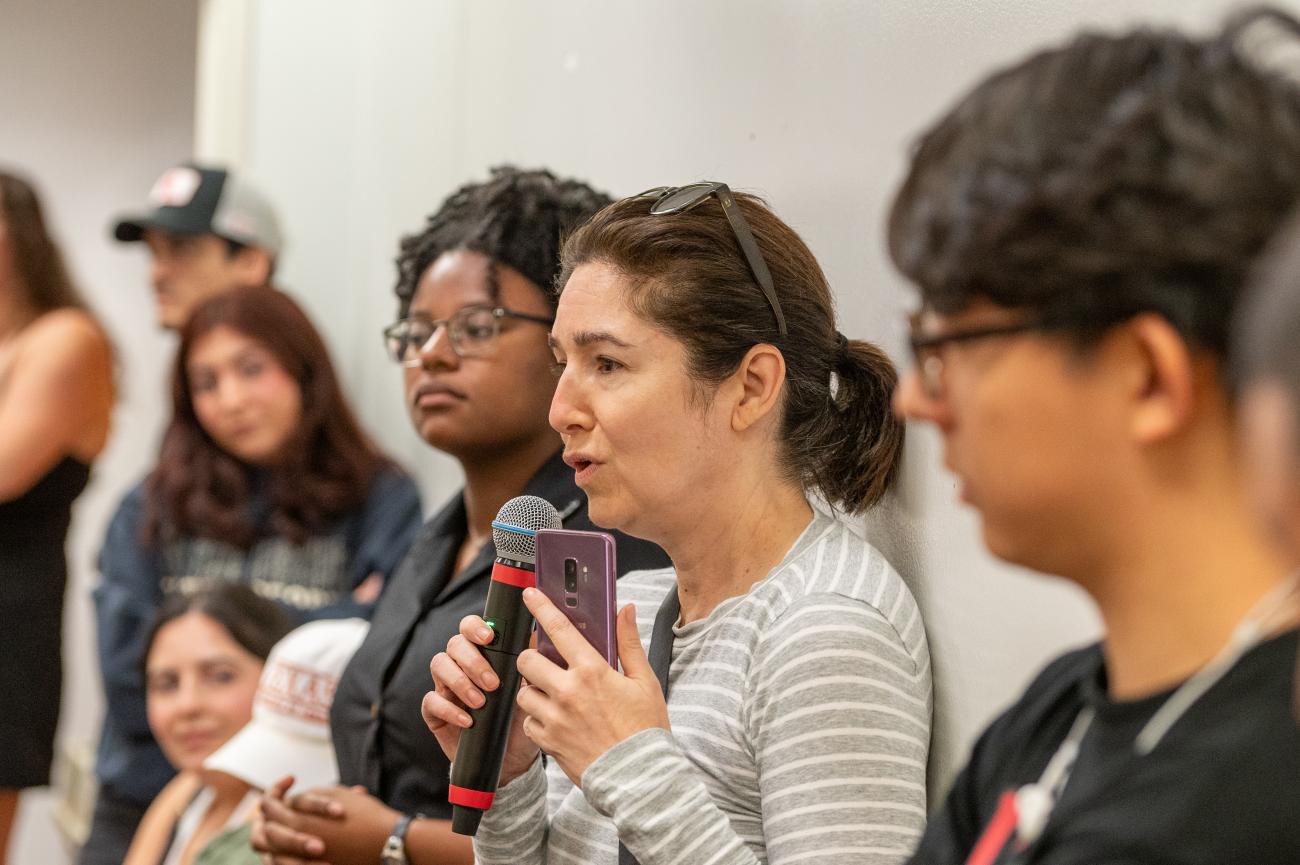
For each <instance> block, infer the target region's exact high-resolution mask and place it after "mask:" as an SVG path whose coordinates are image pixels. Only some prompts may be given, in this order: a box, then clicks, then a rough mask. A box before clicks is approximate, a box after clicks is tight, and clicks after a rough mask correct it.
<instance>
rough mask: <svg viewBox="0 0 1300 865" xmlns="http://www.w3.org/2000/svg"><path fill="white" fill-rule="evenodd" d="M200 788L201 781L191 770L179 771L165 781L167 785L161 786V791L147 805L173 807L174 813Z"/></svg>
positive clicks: (201, 786)
mask: <svg viewBox="0 0 1300 865" xmlns="http://www.w3.org/2000/svg"><path fill="white" fill-rule="evenodd" d="M202 788H203V782H202V781H201V780H200V779H199V776H198V775H196V774H194V773H193V772H181V773H180V774H179V775H177V776H176V777H175V778H172V779H171V780H170V781H168V782H167V786H166V787H163V788H162V792H160V793H159V794H158V795H157V796H156V797H155V798H154V800H153V803H152V804H151V805H150V806H149V807H150V808H151V809H152V808H153V807H154V806H155V805H157V806H161V807H163V808H171V807H174V808H175V813H177V814H179V813H180V812H181V811H184V810H185V808H186V806H187V805H189V804H190V800H191V799H193V798H194V796H195V795H196V794H197V793H198V792H199V790H201V789H202Z"/></svg>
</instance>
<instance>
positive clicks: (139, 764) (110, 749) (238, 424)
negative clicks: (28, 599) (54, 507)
mask: <svg viewBox="0 0 1300 865" xmlns="http://www.w3.org/2000/svg"><path fill="white" fill-rule="evenodd" d="M180 336H181V339H180V346H179V350H178V352H177V357H176V361H175V368H174V372H173V379H172V402H173V414H172V420H171V422H170V424H169V425H168V427H167V430H166V432H165V433H164V436H163V443H162V448H161V451H160V454H159V459H158V463H157V465H156V466H155V467H154V468H153V469H152V471H151V472H150V474H149V475H148V477H147V478H146V479H145V481H144V482H143V483H141V484H140V485H139V486H138V487H136V488H135V489H134V490H132V491H131V493H130V494H128V495H127V497H126V498H125V499H124V500H123V502H122V504H121V506H120V507H119V508H118V511H117V513H116V514H115V516H114V517H113V520H112V522H111V523H110V524H109V528H108V533H107V536H106V538H105V541H104V546H103V549H102V552H101V553H100V563H99V564H100V570H101V571H102V573H103V580H102V581H101V582H100V584H99V586H98V587H97V588H96V589H95V602H96V603H95V609H96V614H97V617H98V619H97V624H98V635H97V636H98V648H99V655H100V663H101V666H102V669H103V672H104V681H105V692H106V696H107V699H108V705H109V712H110V714H109V715H108V718H109V719H111V720H112V721H113V723H107V722H106V724H105V727H104V732H103V734H102V735H103V741H102V743H101V746H100V754H101V755H102V757H103V762H102V763H101V766H103V767H105V768H107V769H109V770H111V771H112V773H113V776H114V777H121V776H122V775H123V774H124V775H125V777H126V778H127V779H128V780H130V781H131V782H132V783H133V784H135V785H137V786H139V787H141V788H148V787H151V786H152V785H155V784H157V785H158V786H159V787H161V786H163V785H165V784H166V783H167V781H168V779H170V778H171V777H172V776H173V775H174V769H173V767H172V765H171V763H169V762H168V760H167V758H166V757H165V756H164V754H163V751H162V750H160V749H159V746H158V744H157V742H156V741H155V739H154V737H153V735H152V733H151V731H150V728H149V726H148V723H147V715H146V712H145V704H146V688H145V685H146V682H145V678H144V676H143V674H142V672H141V658H142V657H143V654H144V649H145V642H146V638H147V636H148V629H149V623H150V621H152V619H153V616H154V614H155V612H156V611H157V610H158V608H159V606H160V604H162V603H163V602H164V601H165V600H166V599H167V598H170V597H172V596H175V595H184V596H188V595H191V594H193V593H195V592H197V591H200V590H203V589H206V588H210V587H211V586H212V585H213V584H216V583H226V582H230V583H242V584H244V585H247V586H248V587H249V588H251V589H252V590H253V591H255V592H256V593H257V594H259V595H261V596H262V597H264V598H267V599H269V600H272V601H275V602H277V603H279V604H280V605H281V606H282V607H283V608H284V609H285V610H286V611H287V612H288V613H289V614H290V616H291V619H292V620H293V621H296V622H303V621H307V620H311V619H325V618H348V617H351V616H356V615H360V616H363V617H364V616H367V615H368V614H369V612H370V610H371V609H373V605H374V601H375V599H376V598H377V597H378V595H379V593H380V590H381V589H382V587H383V585H384V581H385V579H386V578H387V577H388V576H389V575H391V574H392V572H393V569H394V568H395V567H396V565H397V563H398V561H400V559H401V557H402V555H403V554H404V553H405V551H406V549H407V547H408V546H409V545H410V542H411V539H412V537H413V536H414V534H415V532H416V531H417V530H418V529H419V526H420V520H421V511H420V499H419V493H418V491H417V490H416V487H415V484H414V483H413V482H412V480H411V479H410V478H409V477H408V476H407V475H405V474H404V473H402V472H401V471H400V470H398V468H397V467H396V466H395V465H394V464H393V463H392V462H391V461H390V460H389V459H388V458H387V457H385V456H384V455H383V454H382V453H381V452H380V451H379V450H378V449H377V448H376V447H375V445H374V444H373V443H371V441H370V439H369V438H368V437H367V436H366V435H365V433H364V432H363V431H362V429H361V427H360V425H359V424H358V423H357V421H356V419H355V417H354V416H353V414H352V411H351V409H350V408H349V406H348V404H347V402H346V400H345V398H344V396H343V392H342V389H341V388H340V386H339V382H338V379H337V377H336V376H335V373H334V369H333V365H332V364H331V362H330V358H329V354H328V352H327V350H326V347H325V343H324V341H323V340H322V339H321V336H320V334H319V333H318V332H317V330H316V329H315V327H314V326H313V325H312V323H311V321H310V320H309V319H308V317H307V316H306V314H305V313H304V312H303V311H302V309H301V308H300V307H299V306H298V305H297V304H296V303H295V302H294V301H293V300H292V299H291V298H290V297H289V296H288V295H286V294H283V293H282V292H280V291H277V290H275V289H273V288H270V287H267V286H257V287H245V288H237V289H233V290H231V291H227V292H223V293H218V294H216V295H213V296H212V297H210V298H208V299H207V300H204V301H202V302H201V303H199V304H198V305H197V306H195V307H194V308H193V309H192V310H191V312H190V315H189V317H188V318H187V319H186V322H185V324H184V325H183V326H182V328H181V335H180ZM128 769H129V770H130V771H129V772H128V771H127V770H128ZM160 780H161V783H159V781H160ZM136 823H138V820H137V821H136ZM87 852H88V854H89V855H102V851H87ZM119 861H120V857H119Z"/></svg>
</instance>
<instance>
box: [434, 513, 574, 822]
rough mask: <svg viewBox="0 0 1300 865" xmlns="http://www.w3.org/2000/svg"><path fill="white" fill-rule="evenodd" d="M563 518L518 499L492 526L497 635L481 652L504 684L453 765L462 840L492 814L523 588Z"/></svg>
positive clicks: (526, 631)
mask: <svg viewBox="0 0 1300 865" xmlns="http://www.w3.org/2000/svg"><path fill="white" fill-rule="evenodd" d="M559 527H560V514H559V513H558V512H557V511H556V510H555V507H554V506H553V505H552V504H551V503H550V502H548V501H546V500H545V499H540V498H538V497H537V496H517V497H515V498H513V499H511V500H510V501H508V502H506V503H505V504H504V505H502V507H501V510H500V511H498V512H497V518H496V519H495V520H493V521H492V542H493V543H494V544H495V545H496V550H497V557H496V561H495V562H493V564H492V582H491V583H490V584H489V586H488V595H487V604H486V606H485V608H484V611H483V619H484V621H486V622H487V625H488V627H489V628H491V629H492V631H493V637H492V642H491V643H490V644H489V645H487V646H480V647H479V651H481V652H482V653H483V657H484V658H486V659H487V662H488V663H489V664H490V665H491V666H492V672H494V673H496V674H497V678H498V679H499V680H500V682H501V685H500V686H499V687H498V688H497V689H496V690H495V691H491V692H487V693H485V694H484V695H483V696H484V703H483V705H482V706H480V707H479V708H477V709H473V710H471V711H470V713H469V716H470V718H471V720H472V723H471V724H470V726H469V728H468V729H466V730H462V731H461V734H460V744H458V745H457V746H456V759H455V760H454V761H452V769H451V787H450V789H449V790H448V792H447V798H448V799H449V800H450V801H451V804H452V809H451V831H453V832H455V833H456V834H458V835H474V834H476V833H477V832H478V824H479V820H481V819H482V818H483V812H484V811H486V810H487V809H489V808H491V807H492V799H493V798H494V797H495V796H496V790H497V781H498V779H499V778H500V777H501V761H502V758H503V757H504V756H505V751H506V740H507V738H508V737H509V735H510V720H511V718H512V717H513V716H514V710H515V692H516V691H517V690H519V668H518V666H516V659H517V658H518V657H519V653H520V652H522V651H523V650H524V649H526V648H528V639H529V637H530V636H531V634H532V631H533V616H532V614H531V613H529V612H528V608H527V607H526V606H524V589H526V588H529V587H530V586H532V585H534V584H535V583H536V574H537V564H536V562H537V544H536V535H537V532H538V530H539V529H558V528H559Z"/></svg>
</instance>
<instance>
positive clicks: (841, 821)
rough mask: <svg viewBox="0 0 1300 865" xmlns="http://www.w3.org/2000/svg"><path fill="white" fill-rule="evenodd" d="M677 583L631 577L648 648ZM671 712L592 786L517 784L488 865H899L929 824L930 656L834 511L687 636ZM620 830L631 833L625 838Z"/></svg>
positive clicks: (619, 752) (912, 619)
mask: <svg viewBox="0 0 1300 865" xmlns="http://www.w3.org/2000/svg"><path fill="white" fill-rule="evenodd" d="M673 579H674V575H673V572H672V570H671V569H664V570H658V571H638V572H635V573H633V574H629V575H628V576H626V577H624V578H623V579H621V580H619V583H618V591H619V602H620V604H622V603H626V602H628V601H631V602H633V603H635V604H636V607H637V624H638V626H639V629H640V632H641V641H642V643H643V644H646V645H648V644H649V640H650V633H651V629H652V626H653V624H654V617H655V612H656V611H657V610H658V608H659V605H660V603H662V601H663V599H664V597H665V596H666V595H667V593H668V590H669V589H670V588H671V586H672V585H673ZM675 632H676V642H675V644H674V646H673V660H672V666H671V669H670V680H669V700H668V715H669V719H670V721H671V724H672V731H671V732H669V731H667V730H659V729H656V730H646V731H642V732H641V733H638V734H636V735H635V736H632V737H631V738H629V739H627V740H625V741H623V742H621V743H620V744H618V745H616V746H615V747H613V748H611V749H610V750H609V751H607V752H605V753H604V754H603V755H601V756H600V757H599V758H598V759H597V760H596V761H595V762H594V763H592V764H591V766H589V767H588V769H587V771H586V772H585V773H584V774H583V777H582V788H581V789H578V788H576V787H575V786H574V785H573V784H572V783H571V782H570V781H569V780H568V779H567V778H566V777H565V776H564V773H563V772H561V771H560V769H559V767H558V766H556V765H554V764H552V765H551V766H550V767H549V769H545V770H544V769H543V768H542V763H541V761H540V760H539V761H538V762H537V763H536V764H534V765H533V767H532V769H531V770H530V771H529V772H528V773H526V774H525V775H523V776H521V777H519V778H517V779H515V780H514V781H512V782H511V783H510V784H507V785H506V786H504V787H502V788H501V789H500V790H499V791H498V794H497V799H496V803H495V804H494V805H493V807H492V809H491V810H490V811H488V812H487V814H486V815H484V818H483V822H482V825H481V826H480V827H479V832H478V836H477V838H476V839H475V842H474V850H475V853H476V855H477V857H478V861H479V862H480V863H482V865H540V863H547V865H560V863H565V865H567V863H574V865H614V863H616V862H617V860H618V854H617V850H618V841H619V839H620V838H621V839H622V840H623V843H625V844H626V845H627V847H628V849H629V850H630V851H631V852H632V853H633V854H635V855H636V857H637V859H638V860H639V861H640V863H641V865H714V863H717V865H742V863H743V865H754V863H763V862H769V863H774V865H777V863H779V865H787V863H797V862H808V863H812V862H817V863H848V862H852V863H855V865H862V863H869V865H870V863H881V865H884V863H896V862H900V861H902V860H903V859H904V858H905V857H906V856H907V855H908V854H909V853H910V852H911V850H912V849H913V848H914V847H915V846H916V842H917V840H918V839H919V838H920V835H921V831H922V829H923V828H924V824H925V804H926V799H925V764H926V754H927V751H928V748H929V744H930V708H931V703H930V698H931V693H930V657H929V652H928V650H927V647H926V640H925V630H924V628H923V627H922V623H921V616H920V612H919V610H918V609H917V606H916V602H915V600H914V599H913V598H912V595H911V593H910V592H909V591H908V589H907V586H906V585H904V583H903V581H902V580H901V579H900V578H899V576H898V574H897V573H896V572H895V571H894V569H893V568H892V567H890V565H889V563H888V562H887V561H885V559H884V557H883V556H881V555H880V553H879V552H878V551H877V550H876V549H875V548H874V547H872V546H871V545H870V544H868V543H867V542H866V541H864V540H863V539H861V538H860V537H858V536H857V535H856V534H854V532H853V531H852V530H851V529H850V528H849V527H848V526H847V525H846V524H845V523H843V522H841V521H840V520H837V519H834V518H831V517H828V516H826V515H824V514H821V513H818V514H816V516H815V517H814V518H813V520H812V522H811V523H810V524H809V526H808V528H807V529H806V530H805V531H804V533H803V534H802V535H801V536H800V537H799V539H798V540H797V541H796V542H795V544H794V546H793V547H792V548H791V549H790V551H789V552H788V553H787V554H786V556H785V558H784V559H783V560H782V561H781V563H780V564H779V565H777V566H776V568H774V569H773V570H772V572H771V573H770V574H768V576H767V577H765V578H764V579H763V580H761V581H760V582H758V583H756V584H755V585H754V586H753V587H752V588H751V589H750V591H749V592H748V593H746V594H744V595H741V596H739V597H735V598H730V599H728V600H727V601H724V602H723V603H722V604H720V605H719V606H718V607H717V608H716V609H715V610H714V611H713V612H712V613H711V614H710V615H709V616H708V617H707V618H706V619H704V620H702V621H698V622H692V623H691V624H689V625H686V626H685V627H680V628H677V629H675ZM616 827H617V828H616Z"/></svg>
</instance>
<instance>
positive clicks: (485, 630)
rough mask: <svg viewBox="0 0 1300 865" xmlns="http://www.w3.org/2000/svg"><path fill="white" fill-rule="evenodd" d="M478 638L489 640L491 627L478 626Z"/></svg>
mask: <svg viewBox="0 0 1300 865" xmlns="http://www.w3.org/2000/svg"><path fill="white" fill-rule="evenodd" d="M478 638H479V639H480V640H490V639H492V629H491V628H489V627H487V626H484V627H482V628H479V629H478Z"/></svg>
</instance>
